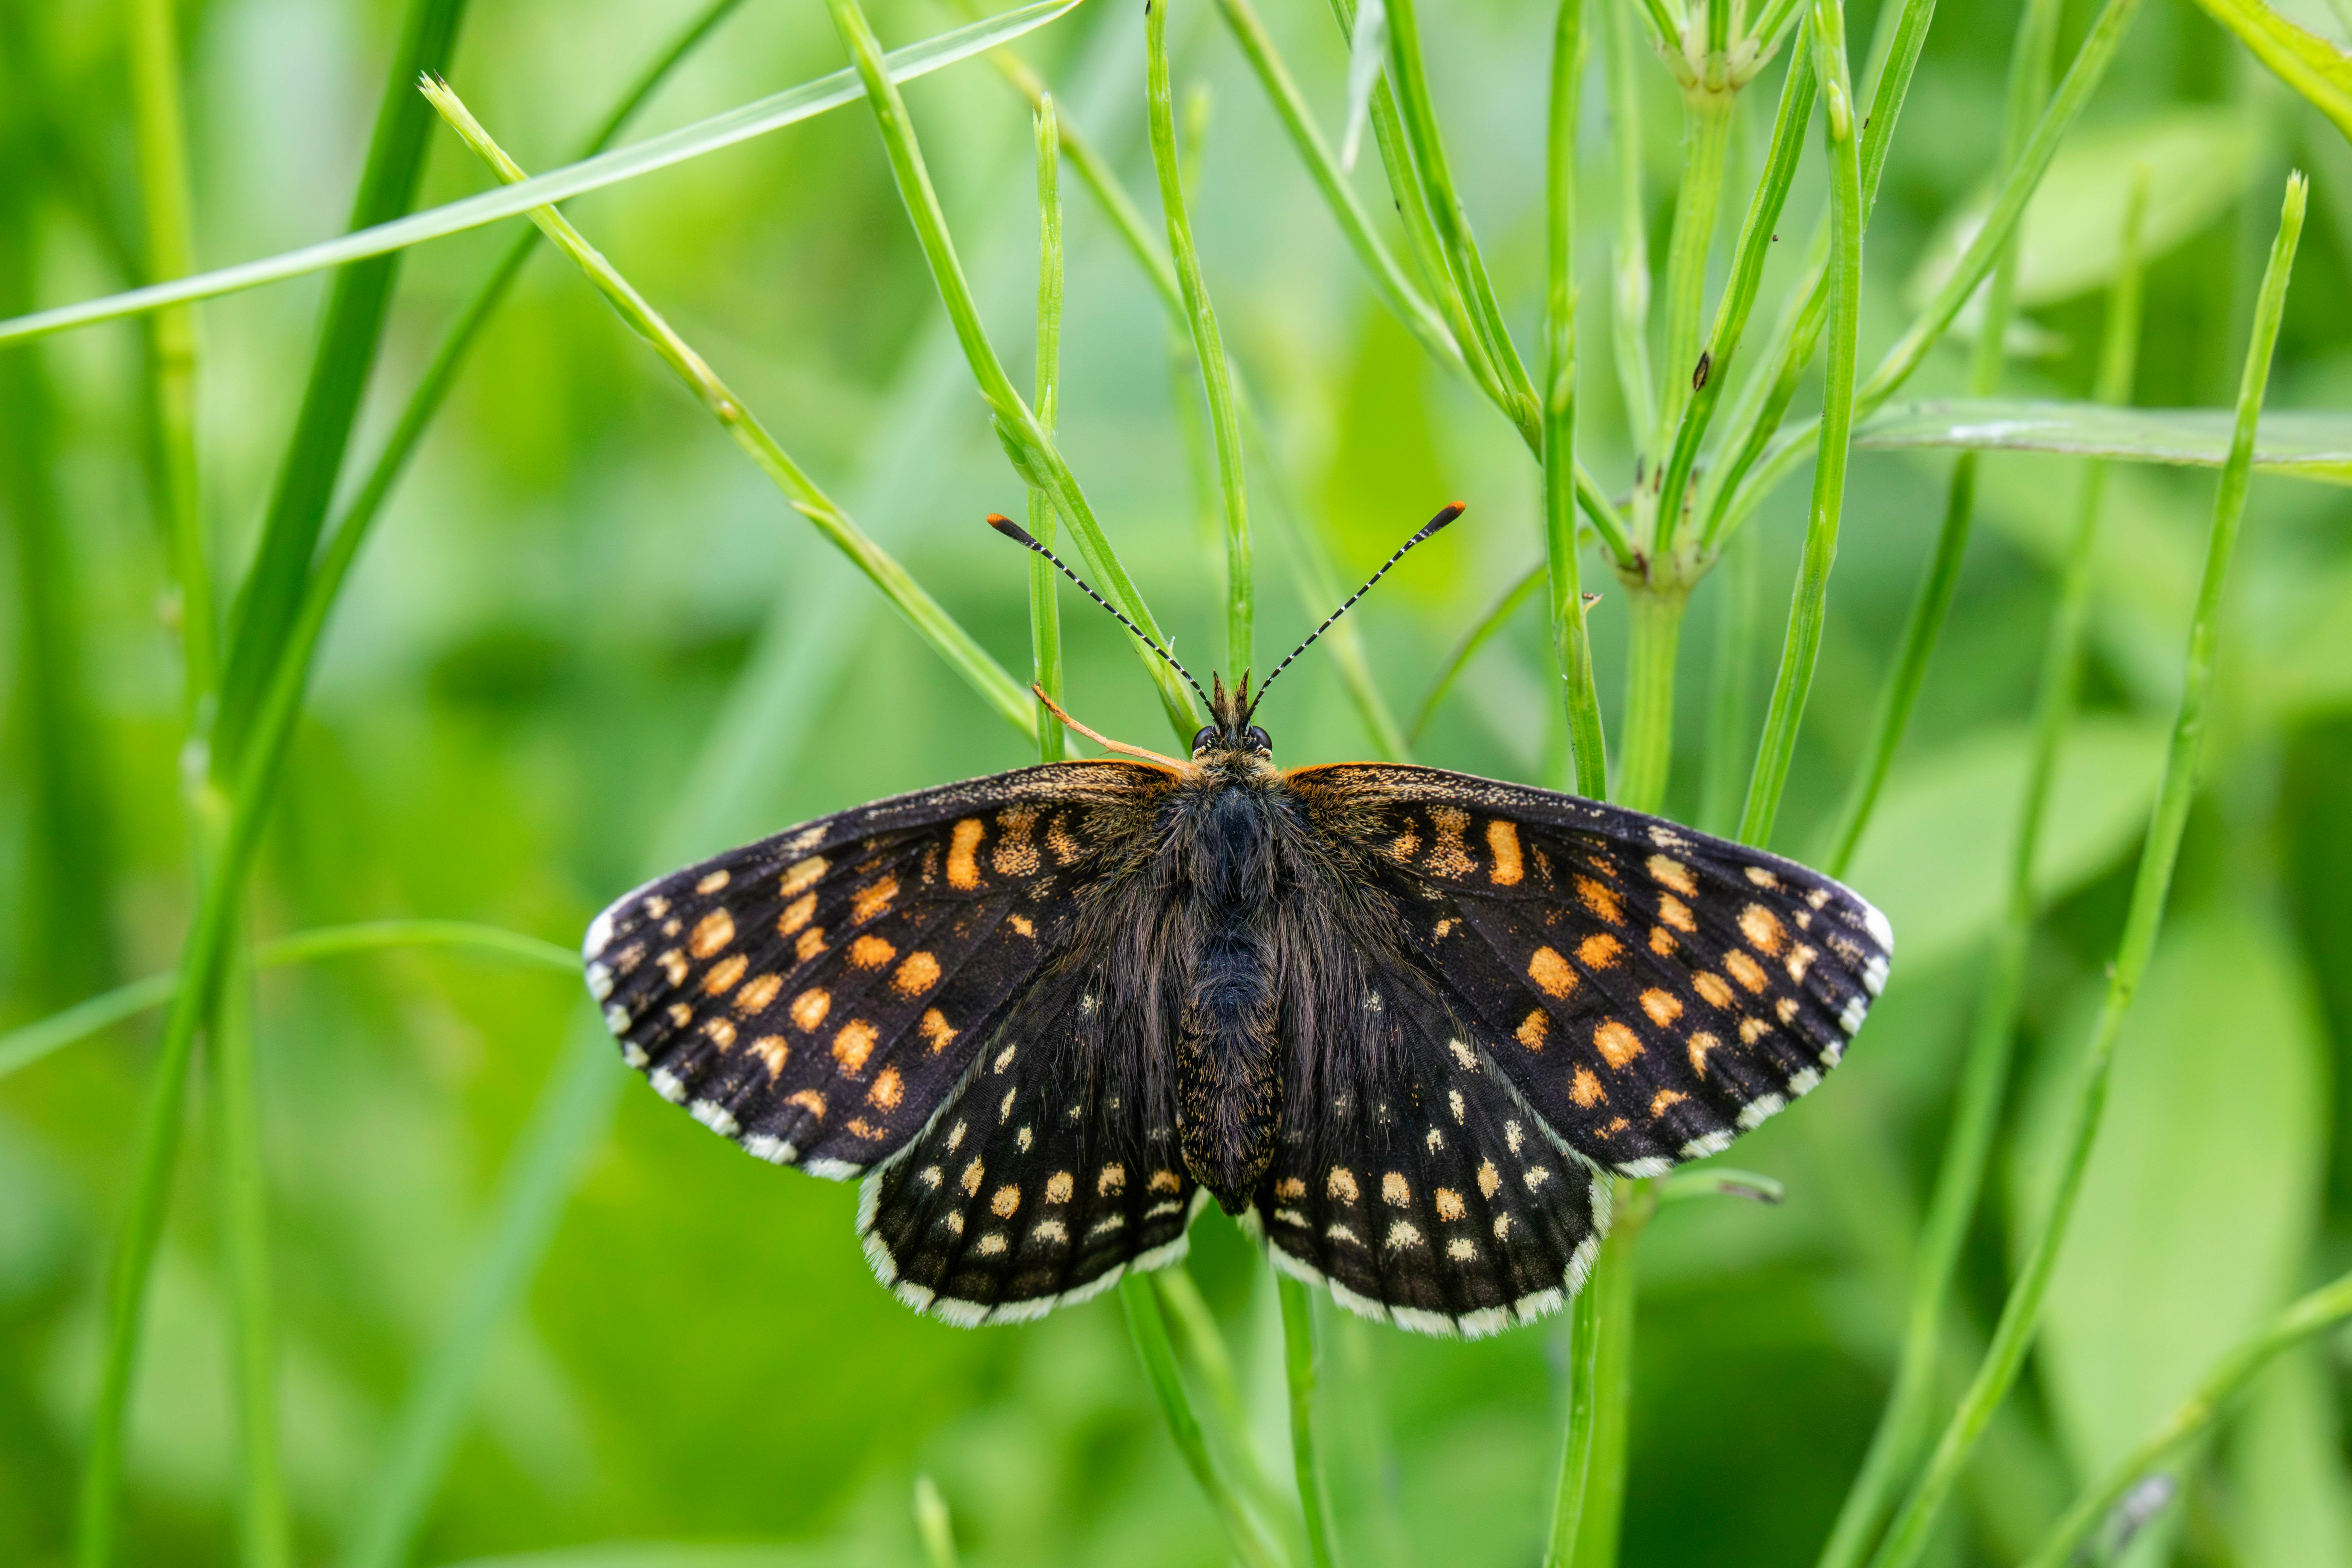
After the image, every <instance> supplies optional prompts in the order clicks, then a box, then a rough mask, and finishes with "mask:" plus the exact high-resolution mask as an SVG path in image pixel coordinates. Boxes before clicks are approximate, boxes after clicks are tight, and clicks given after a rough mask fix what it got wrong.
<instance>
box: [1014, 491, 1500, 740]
mask: <svg viewBox="0 0 2352 1568" xmlns="http://www.w3.org/2000/svg"><path fill="white" fill-rule="evenodd" d="M1445 521H1448V522H1451V521H1454V520H1453V519H1452V518H1447V519H1446V520H1445ZM988 526H989V527H991V528H992V529H994V530H996V531H997V532H999V533H1001V534H1003V535H1004V537H1005V538H1007V539H1009V540H1011V541H1013V543H1015V544H1019V545H1024V546H1026V547H1027V548H1029V549H1031V550H1034V551H1035V552H1037V553H1038V554H1040V555H1042V556H1044V557H1045V559H1046V560H1048V561H1050V562H1052V563H1054V565H1055V569H1056V570H1057V571H1059V572H1060V573H1061V574H1062V575H1063V576H1065V577H1067V578H1068V579H1069V580H1070V581H1071V582H1073V583H1076V584H1077V585H1078V590H1079V592H1081V593H1083V594H1085V595H1086V596H1087V598H1089V599H1092V600H1093V601H1094V602H1095V603H1096V604H1097V605H1101V606H1102V607H1103V608H1104V609H1106V610H1108V611H1109V612H1110V613H1111V616H1112V618H1113V619H1115V620H1117V621H1118V624H1119V625H1120V626H1125V627H1126V628H1127V629H1128V630H1129V631H1131V632H1133V633H1134V634H1135V637H1136V640H1137V641H1139V642H1140V643H1141V644H1142V645H1143V646H1144V647H1148V648H1150V650H1151V651H1152V652H1154V653H1156V654H1158V655H1159V656H1160V658H1162V659H1164V660H1166V661H1167V664H1168V668H1171V669H1172V670H1174V671H1175V672H1176V673H1177V674H1179V675H1181V676H1182V677H1183V678H1184V683H1185V684H1186V685H1187V686H1190V687H1191V688H1192V690H1193V693H1194V694H1195V695H1197V696H1198V697H1199V698H1200V699H1201V705H1202V707H1203V708H1206V707H1209V706H1210V702H1209V694H1208V693H1207V692H1205V691H1202V689H1201V683H1200V682H1199V681H1197V680H1195V679H1192V671H1191V670H1189V669H1187V668H1184V667H1183V666H1182V665H1181V664H1179V663H1178V662H1177V661H1176V656H1175V655H1174V654H1172V653H1170V652H1169V651H1168V650H1167V649H1166V648H1164V647H1160V645H1159V644H1158V643H1156V642H1154V641H1152V640H1151V637H1150V634H1149V633H1147V632H1146V631H1145V630H1144V629H1143V628H1142V627H1141V626H1137V625H1136V624H1135V623H1134V622H1133V621H1130V620H1129V619H1128V618H1127V617H1126V616H1123V615H1121V614H1120V613H1119V609H1118V605H1114V604H1112V603H1111V602H1110V601H1109V600H1108V599H1106V598H1104V597H1103V596H1102V595H1100V594H1097V593H1096V592H1095V591H1094V590H1093V589H1092V588H1089V587H1087V580H1086V579H1085V578H1084V577H1081V576H1079V575H1078V574H1076V572H1073V571H1071V570H1070V569H1069V568H1068V567H1066V566H1065V565H1063V564H1062V558H1061V557H1060V556H1058V555H1056V554H1055V553H1054V552H1052V551H1050V550H1048V549H1046V548H1045V546H1044V545H1042V544H1040V543H1038V542H1037V541H1036V538H1035V537H1034V535H1032V534H1031V533H1030V531H1028V530H1027V529H1025V528H1024V527H1022V526H1021V525H1020V524H1019V523H1017V522H1015V521H1013V520H1012V519H1011V518H1009V517H1003V516H1001V515H999V514H998V513H996V512H990V513H989V514H988ZM1405 548H1406V549H1408V550H1409V549H1411V548H1412V546H1411V545H1407V546H1406V547H1405ZM1397 553H1398V554H1400V555H1402V554H1403V553H1404V551H1402V550H1401V551H1399V552H1397ZM1381 570H1382V571H1383V572H1385V571H1387V570H1388V568H1387V567H1385V566H1383V567H1382V568H1381ZM1365 586H1367V587H1370V584H1365ZM1350 602H1351V603H1352V601H1350Z"/></svg>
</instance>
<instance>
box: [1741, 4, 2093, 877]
mask: <svg viewBox="0 0 2352 1568" xmlns="http://www.w3.org/2000/svg"><path fill="white" fill-rule="evenodd" d="M2126 3H2128V0H2126ZM1812 28H1813V47H1814V48H1816V49H1817V50H1818V51H1820V64H1819V67H1818V68H1819V70H1820V73H1821V80H1822V110H1823V115H1824V118H1825V119H1826V120H1827V121H1828V122H1829V123H1828V132H1829V153H1830V207H1831V216H1832V227H1833V230H1834V233H1835V236H1836V237H1835V239H1834V240H1833V241H1832V245H1831V255H1830V275H1829V276H1830V340H1829V362H1828V367H1827V370H1826V373H1825V378H1824V386H1823V389H1822V420H1821V440H1820V443H1819V446H1818V448H1817V450H1816V453H1815V456H1814V459H1813V497H1812V506H1811V513H1810V516H1809V518H1808V520H1807V521H1806V525H1805V544H1804V552H1803V555H1802V558H1801V563H1800V564H1799V567H1798V574H1797V588H1796V592H1795V594H1794V595H1792V596H1791V598H1790V603H1789V628H1788V632H1787V635H1786V637H1785V638H1784V639H1783V641H1782V644H1781V648H1780V673H1779V674H1778V675H1777V676H1776V677H1775V678H1774V680H1773V684H1772V700H1771V705H1770V707H1769V708H1768V709H1767V710H1766V711H1765V715H1764V738H1763V740H1762V742H1760V743H1759V745H1758V747H1757V751H1756V769H1755V772H1754V773H1752V774H1751V775H1750V776H1749V778H1748V804H1747V805H1746V806H1745V807H1743V808H1742V810H1741V812H1740V818H1739V837H1740V838H1741V840H1742V841H1743V842H1745V843H1748V844H1755V845H1759V846H1760V845H1763V844H1764V843H1766V842H1767V841H1769V839H1770V838H1771V837H1772V824H1773V822H1774V820H1775V819H1776V818H1777V817H1778V816H1779V815H1780V792H1781V790H1782V788H1783V787H1785V786H1786V785H1787V784H1788V782H1789V764H1790V761H1791V760H1792V759H1793V758H1794V757H1795V756H1796V752H1797V729H1798V726H1799V724H1800V723H1801V722H1802V721H1803V718H1804V712H1805V699H1806V697H1807V695H1808V694H1809V693H1810V692H1811V688H1812V683H1813V665H1814V662H1815V661H1816V660H1817V659H1818V658H1820V657H1821V647H1822V619H1823V617H1824V616H1826V615H1827V614H1828V611H1829V581H1830V568H1831V567H1832V565H1834V564H1835V563H1836V561H1837V541H1838V524H1839V522H1840V521H1841V519H1842V517H1843V513H1844V510H1845V473H1846V460H1847V448H1848V438H1849V437H1850V436H1851V435H1852V433H1853V416H1854V403H1855V396H1856V394H1855V388H1854V361H1855V350H1856V347H1857V342H1858V339H1859V336H1860V331H1861V324H1862V226H1863V210H1862V200H1863V197H1862V160H1861V154H1860V149H1859V147H1858V145H1857V142H1858V136H1859V132H1861V130H1862V127H1861V125H1860V124H1859V123H1857V121H1856V119H1855V116H1854V112H1853V83H1852V80H1851V79H1850V78H1849V77H1848V76H1847V74H1846V62H1845V8H1844V6H1843V4H1841V3H1840V0H1815V4H1814V6H1813V19H1812Z"/></svg>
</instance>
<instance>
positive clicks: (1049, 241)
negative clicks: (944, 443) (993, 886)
mask: <svg viewBox="0 0 2352 1568" xmlns="http://www.w3.org/2000/svg"><path fill="white" fill-rule="evenodd" d="M1036 131H1037V388H1036V391H1037V405H1036V407H1037V425H1038V427H1039V428H1040V429H1042V430H1044V431H1045V435H1046V437H1047V438H1048V439H1050V438H1051V437H1053V434H1054V421H1055V414H1056V411H1057V409H1058V407H1059V405H1060V403H1061V377H1062V179H1061V167H1062V146H1061V142H1062V136H1061V130H1060V121H1059V117H1058V116H1057V115H1056V114H1055V110H1054V100H1053V98H1052V96H1051V95H1049V94H1045V93H1040V94H1039V95H1038V99H1037V123H1036ZM1029 534H1030V537H1031V538H1033V539H1034V540H1036V541H1037V542H1038V543H1040V544H1043V545H1045V546H1046V547H1047V548H1048V549H1051V548H1052V547H1053V543H1054V502H1053V498H1051V497H1050V496H1048V495H1046V493H1045V491H1044V490H1042V489H1038V488H1037V487H1035V486H1034V485H1032V486H1031V487H1030V489H1029ZM1061 585H1062V584H1061V578H1060V574H1059V573H1057V572H1055V570H1054V564H1053V563H1052V562H1050V561H1047V560H1046V559H1045V557H1044V556H1042V555H1037V554H1032V555H1031V556H1030V557H1029V662H1030V673H1031V675H1032V677H1033V678H1034V679H1035V681H1036V683H1037V685H1038V686H1040V687H1042V688H1043V689H1045V695H1046V696H1048V697H1051V698H1052V699H1054V700H1055V701H1056V702H1058V701H1060V700H1062V602H1061V599H1060V597H1059V590H1060V588H1061ZM1066 754H1067V745H1066V737H1065V736H1064V734H1063V732H1062V721H1060V720H1059V719H1057V718H1055V716H1054V715H1053V713H1052V712H1051V711H1050V710H1048V709H1047V708H1046V707H1045V704H1044V703H1042V702H1040V703H1039V704H1038V705H1037V760H1038V761H1039V762H1041V763H1058V762H1060V761H1061V760H1062V758H1063V757H1064V756H1065V755H1066Z"/></svg>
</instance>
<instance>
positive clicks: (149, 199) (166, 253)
mask: <svg viewBox="0 0 2352 1568" xmlns="http://www.w3.org/2000/svg"><path fill="white" fill-rule="evenodd" d="M128 32H129V42H130V46H131V124H132V129H133V131H134V132H135V135H136V139H137V146H138V149H139V195H140V204H141V206H142V210H143V212H144V215H145V217H146V220H147V279H148V281H149V282H163V281H165V280H167V279H173V278H184V277H185V276H187V274H189V273H190V272H193V271H194V270H195V237H194V236H195V224H194V217H193V216H191V214H190V211H189V197H188V188H189V187H188V132H187V113H186V110H185V108H184V105H183V103H182V101H181V94H180V41H179V24H178V22H177V19H176V12H175V10H174V7H173V4H172V0H131V18H130V26H129V29H128ZM147 352H148V356H149V361H150V371H149V377H148V379H149V386H148V397H149V400H150V402H151V403H152V405H153V410H154V420H155V444H156V448H157V454H156V455H157V458H158V462H157V464H156V468H157V475H156V478H157V485H156V491H157V493H156V498H155V500H156V505H155V510H156V512H157V514H158V515H159V517H160V519H161V521H162V522H163V538H164V541H165V542H166V546H167V549H168V552H169V555H170V559H171V563H172V576H173V584H174V586H175V587H176V589H177V590H178V594H179V619H180V656H181V661H182V664H183V666H184V668H183V677H184V681H185V685H186V693H187V697H186V713H185V716H184V721H185V723H186V725H187V727H188V728H189V729H190V730H191V731H194V730H195V729H196V728H197V727H199V725H200V724H201V723H202V721H203V718H204V714H203V703H204V698H205V695H206V694H207V693H209V692H211V691H212V690H214V689H215V687H216V686H217V684H218V682H219V679H220V675H219V659H220V651H219V646H218V641H219V625H218V616H219V611H218V609H217V608H216V607H215V605H214V603H213V576H212V559H211V557H210V555H208V554H207V553H206V552H205V535H204V514H203V510H202V508H201V505H200V503H199V499H198V493H199V492H198V490H197V486H196V321H195V311H194V309H193V308H192V307H190V306H187V305H176V306H173V307H172V308H171V309H169V310H158V311H156V312H155V313H154V315H153V316H152V317H151V318H150V319H149V321H148V323H147Z"/></svg>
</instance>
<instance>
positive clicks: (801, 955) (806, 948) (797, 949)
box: [793, 926, 824, 963]
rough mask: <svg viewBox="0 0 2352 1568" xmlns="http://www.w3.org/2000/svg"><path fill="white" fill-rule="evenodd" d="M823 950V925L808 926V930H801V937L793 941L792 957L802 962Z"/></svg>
mask: <svg viewBox="0 0 2352 1568" xmlns="http://www.w3.org/2000/svg"><path fill="white" fill-rule="evenodd" d="M820 952H824V927H823V926H811V927H809V928H808V930H806V931H803V932H801V939H800V940H799V941H798V942H794V943H793V958H795V959H796V960H798V961H799V962H801V963H807V962H808V961H809V960H810V959H812V958H814V957H815V956H816V955H817V954H818V953H820Z"/></svg>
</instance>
